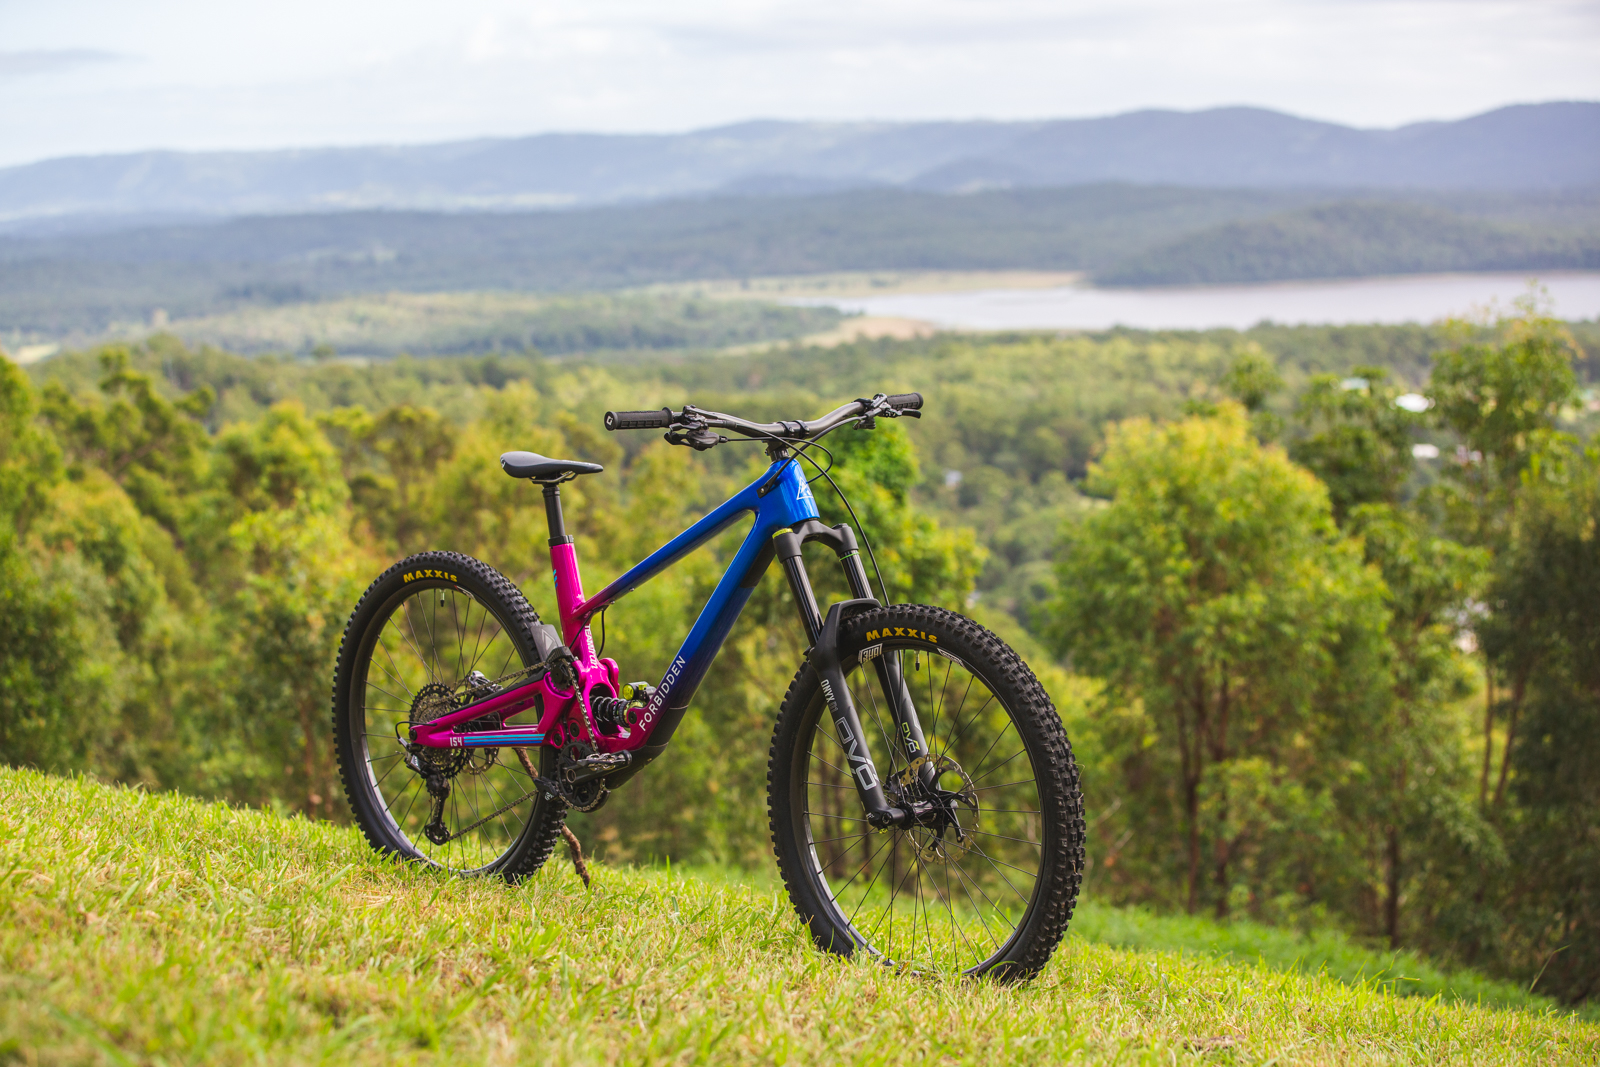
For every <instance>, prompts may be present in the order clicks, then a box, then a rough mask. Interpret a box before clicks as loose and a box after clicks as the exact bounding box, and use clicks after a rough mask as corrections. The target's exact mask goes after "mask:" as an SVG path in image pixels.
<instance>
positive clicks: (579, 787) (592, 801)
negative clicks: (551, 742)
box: [556, 741, 611, 811]
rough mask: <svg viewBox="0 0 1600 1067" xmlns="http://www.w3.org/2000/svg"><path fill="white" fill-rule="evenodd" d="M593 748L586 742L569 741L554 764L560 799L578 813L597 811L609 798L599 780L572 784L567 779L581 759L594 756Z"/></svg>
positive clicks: (609, 793)
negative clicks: (559, 788)
mask: <svg viewBox="0 0 1600 1067" xmlns="http://www.w3.org/2000/svg"><path fill="white" fill-rule="evenodd" d="M594 753H595V747H594V746H593V745H591V744H589V742H587V741H570V742H568V743H567V744H566V745H563V746H562V748H561V758H560V759H559V760H558V761H557V764H556V776H557V778H556V780H557V782H559V784H560V787H561V796H562V799H563V800H565V801H566V802H567V806H568V807H571V808H575V809H576V810H578V811H598V810H599V809H600V806H601V805H603V804H604V803H605V802H606V799H607V798H608V797H610V796H611V790H609V789H607V788H606V787H605V782H604V781H603V780H602V779H599V778H590V779H588V780H587V781H583V782H573V781H570V780H569V778H568V775H569V773H570V772H571V770H572V769H573V768H574V767H575V766H576V765H577V764H578V763H579V762H580V761H581V760H583V759H585V758H587V757H589V756H592V755H594Z"/></svg>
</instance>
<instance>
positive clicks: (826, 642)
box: [774, 519, 936, 829]
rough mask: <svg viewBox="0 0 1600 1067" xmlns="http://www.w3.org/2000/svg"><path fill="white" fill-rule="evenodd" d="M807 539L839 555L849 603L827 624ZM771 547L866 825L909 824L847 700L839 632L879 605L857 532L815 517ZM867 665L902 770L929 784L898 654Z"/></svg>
mask: <svg viewBox="0 0 1600 1067" xmlns="http://www.w3.org/2000/svg"><path fill="white" fill-rule="evenodd" d="M812 540H817V541H822V542H824V543H825V544H827V545H828V547H830V548H832V549H833V550H834V552H835V553H836V554H837V555H838V557H839V564H840V566H841V567H843V569H844V574H845V580H846V582H848V584H849V586H850V592H851V594H852V596H853V598H854V599H851V600H845V601H841V602H840V603H837V604H833V605H831V606H830V607H829V608H828V614H827V616H826V618H824V617H823V616H822V614H821V612H820V611H819V610H818V608H817V599H816V595H815V594H814V593H813V592H812V590H811V579H810V576H809V575H808V574H807V573H806V569H805V561H804V560H803V559H802V558H801V551H800V549H801V545H803V544H804V543H805V542H806V541H812ZM774 548H775V550H776V554H777V556H778V559H779V560H780V561H781V562H782V565H783V570H784V574H785V576H786V577H787V578H788V579H789V588H790V590H791V592H792V593H793V594H794V599H795V606H796V607H797V608H798V610H799V612H800V618H801V621H802V622H803V623H804V624H805V628H806V635H807V636H808V637H809V638H810V639H811V651H810V653H809V655H808V658H809V662H810V663H811V666H812V669H813V670H815V671H816V672H817V680H818V684H819V685H820V686H821V688H822V695H823V699H824V700H825V701H826V702H827V705H828V717H829V718H830V719H831V720H832V722H833V725H834V729H835V730H836V731H837V736H838V739H839V744H840V745H841V746H842V747H843V749H844V752H845V758H846V760H847V762H848V763H849V769H850V776H851V778H852V779H853V780H854V782H855V786H856V792H857V794H858V795H859V796H860V798H861V805H862V807H863V808H864V809H865V811H866V816H867V822H868V823H869V824H870V825H872V826H875V827H877V828H879V829H883V828H885V827H889V826H903V825H906V824H907V823H909V822H910V821H912V819H913V814H912V813H911V812H909V811H906V810H905V809H903V808H900V807H895V806H893V805H891V804H890V803H889V801H888V798H887V797H886V796H885V795H884V791H883V782H882V780H881V779H880V778H879V776H878V770H877V766H876V765H875V764H874V763H873V760H872V753H871V751H870V749H869V748H868V746H867V740H866V732H865V731H864V730H863V729H862V726H861V717H860V715H859V714H858V713H857V711H856V707H855V701H854V700H853V699H852V698H851V696H850V687H849V686H848V685H847V684H846V683H845V677H844V669H843V667H842V665H841V664H840V661H839V626H840V625H841V624H842V623H843V622H844V621H845V620H846V619H848V618H849V617H850V616H852V615H856V614H860V613H861V612H863V611H870V610H871V609H873V608H876V607H878V606H879V605H878V601H877V600H876V599H874V598H873V597H872V595H871V587H870V586H869V585H868V584H867V573H866V568H864V567H863V566H862V565H861V554H860V553H859V552H858V551H857V549H856V542H855V532H854V531H853V530H851V529H850V527H848V526H845V525H839V526H835V527H832V528H831V529H830V528H829V527H826V526H823V525H822V524H821V523H820V522H817V521H816V520H815V519H812V520H808V521H807V522H805V523H802V524H800V525H798V526H796V527H795V530H794V531H793V532H790V531H785V532H783V533H781V534H779V535H778V536H777V537H776V538H775V539H774ZM872 664H873V668H874V669H875V670H876V671H877V674H878V681H879V684H880V685H882V687H883V692H884V694H885V695H886V697H887V699H888V702H889V710H890V714H891V715H892V716H893V719H894V723H895V737H896V738H897V739H898V740H891V742H890V743H891V744H899V745H901V746H902V747H903V748H904V749H905V759H906V762H907V764H908V765H910V766H916V767H918V775H919V777H920V778H922V779H923V780H924V782H927V781H929V780H930V779H931V778H932V776H933V774H934V773H936V772H935V771H934V769H933V761H932V760H930V759H927V758H926V757H927V754H928V745H927V740H926V738H925V737H924V735H923V732H922V723H921V722H920V721H919V720H918V718H917V712H916V707H915V706H914V705H913V703H912V700H911V693H910V691H909V690H908V689H907V688H906V684H905V677H904V672H903V671H902V670H901V666H900V660H899V658H898V657H896V656H878V657H876V658H875V659H874V660H873V661H872Z"/></svg>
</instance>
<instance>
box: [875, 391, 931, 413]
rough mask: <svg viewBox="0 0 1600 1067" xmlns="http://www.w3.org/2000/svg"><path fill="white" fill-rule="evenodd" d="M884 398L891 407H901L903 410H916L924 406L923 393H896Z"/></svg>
mask: <svg viewBox="0 0 1600 1067" xmlns="http://www.w3.org/2000/svg"><path fill="white" fill-rule="evenodd" d="M883 399H884V401H885V402H887V403H888V405H889V406H890V407H892V408H899V409H900V410H901V411H915V410H916V409H918V408H920V407H922V394H921V393H895V394H894V395H893V396H886V397H884V398H883Z"/></svg>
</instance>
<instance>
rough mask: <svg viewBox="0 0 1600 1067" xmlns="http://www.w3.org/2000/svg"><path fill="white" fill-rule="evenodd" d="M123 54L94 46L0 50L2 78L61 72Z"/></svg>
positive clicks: (109, 60)
mask: <svg viewBox="0 0 1600 1067" xmlns="http://www.w3.org/2000/svg"><path fill="white" fill-rule="evenodd" d="M122 58H123V57H122V56H119V55H117V54H116V53H115V52H102V51H99V50H98V49H94V48H51V49H35V50H33V51H29V52H0V78H20V77H22V76H23V75H25V74H60V73H62V72H63V71H68V70H71V69H72V68H73V67H82V66H87V65H89V64H91V63H114V62H116V61H117V60H119V59H122Z"/></svg>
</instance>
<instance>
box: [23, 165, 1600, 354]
mask: <svg viewBox="0 0 1600 1067" xmlns="http://www.w3.org/2000/svg"><path fill="white" fill-rule="evenodd" d="M1596 234H1600V192H1591V193H1584V194H1577V193H1550V194H1546V193H1535V192H1519V193H1483V192H1471V193H1452V194H1428V195H1421V194H1406V195H1405V196H1403V197H1402V196H1401V195H1400V194H1392V195H1391V198H1390V199H1387V200H1382V201H1379V200H1374V199H1373V197H1372V195H1371V194H1364V195H1360V196H1353V195H1352V194H1350V193H1348V192H1345V193H1330V192H1319V191H1316V190H1275V189H1273V190H1249V189H1245V190H1241V189H1232V190H1229V189H1181V188H1170V187H1165V188H1163V187H1155V188H1152V187H1148V186H1128V185H1091V186H1080V187H1077V188H1069V189H1016V190H996V191H990V192H983V193H974V194H969V195H962V196H954V195H949V194H941V193H931V192H924V191H916V190H907V189H895V188H889V189H870V190H852V191H847V192H840V193H831V194H827V195H821V196H788V197H714V198H702V199H691V200H676V201H663V202H656V203H647V204H635V205H619V206H614V207H600V208H588V209H581V210H572V211H555V212H552V211H538V212H520V213H455V214H445V213H437V212H433V213H428V212H391V211H365V212H345V213H338V214H309V215H287V216H257V217H252V218H242V219H232V220H225V221H218V222H212V223H207V224H193V223H190V224H185V225H180V226H158V227H149V228H144V229H129V230H122V231H115V232H105V233H89V234H82V233H80V234H68V235H56V236H51V237H20V236H16V235H12V236H9V237H6V236H0V334H5V335H6V336H11V337H12V338H13V339H15V338H17V337H20V336H23V335H28V336H33V335H37V336H41V337H48V338H51V339H60V338H62V337H65V336H68V335H75V334H83V333H86V332H87V333H92V332H95V331H99V330H102V329H105V328H107V327H109V326H111V325H112V324H114V323H124V324H126V323H138V322H148V321H149V320H150V318H151V316H152V314H153V313H154V312H155V311H156V310H157V309H161V310H162V311H165V312H166V313H167V314H168V315H169V316H171V317H172V318H193V317H196V316H203V315H216V314H220V313H228V312H232V311H236V310H241V309H246V308H250V307H262V306H278V305H283V304H293V303H302V302H306V301H317V300H324V299H329V298H332V297H337V296H341V295H345V294H352V293H381V292H390V291H400V292H446V291H463V290H505V291H520V292H546V293H549V292H575V291H582V290H597V289H617V288H623V287H627V286H635V285H644V284H648V283H653V282H664V281H687V280H697V279H716V278H733V279H737V278H753V277H761V276H771V275H792V274H812V273H819V272H828V271H849V270H924V269H926V270H992V269H1018V268H1020V269H1041V270H1084V271H1093V272H1097V277H1098V278H1099V279H1100V280H1101V281H1102V282H1104V283H1107V284H1123V285H1135V284H1137V285H1154V284H1171V283H1175V282H1221V281H1257V280H1267V279H1279V278H1305V277H1333V276H1341V275H1354V274H1369V273H1400V272H1405V271H1416V270H1473V269H1495V268H1506V269H1523V268H1526V269H1530V270H1532V269H1538V270H1548V269H1553V268H1559V267H1573V266H1584V265H1595V259H1594V255H1595V248H1596V239H1595V235H1596ZM519 330H520V327H519ZM513 332H515V331H513ZM545 343H547V342H545Z"/></svg>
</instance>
